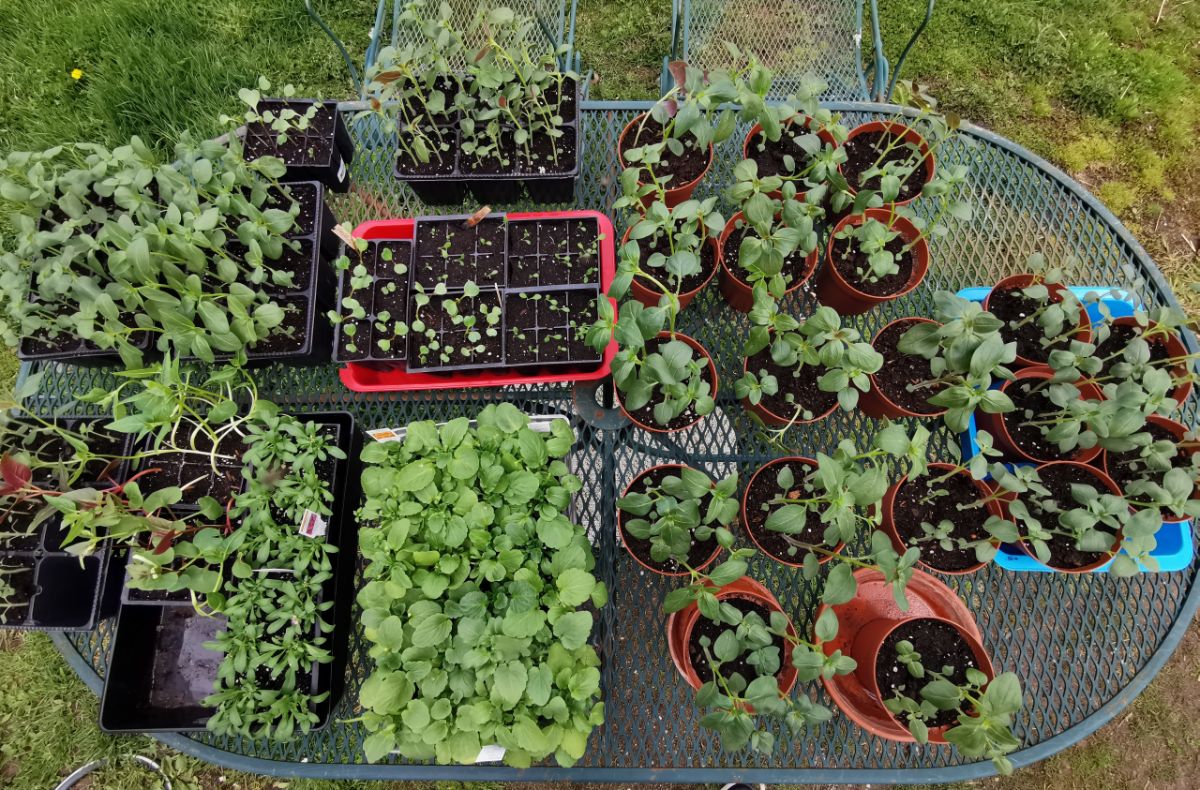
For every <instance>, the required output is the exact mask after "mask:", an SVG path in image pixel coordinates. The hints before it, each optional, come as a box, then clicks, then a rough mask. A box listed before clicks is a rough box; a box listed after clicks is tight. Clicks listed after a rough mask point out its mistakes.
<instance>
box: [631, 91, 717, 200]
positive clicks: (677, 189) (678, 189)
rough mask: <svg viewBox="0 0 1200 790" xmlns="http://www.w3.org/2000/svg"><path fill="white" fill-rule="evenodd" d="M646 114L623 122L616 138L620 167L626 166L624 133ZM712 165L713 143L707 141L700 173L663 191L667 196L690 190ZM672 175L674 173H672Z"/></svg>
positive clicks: (642, 183) (641, 184) (640, 183)
mask: <svg viewBox="0 0 1200 790" xmlns="http://www.w3.org/2000/svg"><path fill="white" fill-rule="evenodd" d="M648 115H649V113H645V112H643V113H639V114H638V115H635V116H634V117H633V120H631V121H630V122H629V123H627V124H625V128H624V129H622V130H621V135H620V137H618V138H617V164H618V165H619V166H620V167H621V168H624V167H627V165H626V164H625V153H624V151H623V150H622V149H623V148H624V146H623V143H624V142H625V135H626V134H628V133H629V130H630V129H632V128H633V127H634V125H635V124H637V123H639V122H640V121H641V120H642V119H643V118H645V117H647V116H648ZM712 165H713V144H712V143H709V144H708V163H707V164H706V165H705V166H704V169H703V170H701V171H700V175H698V176H696V177H695V178H694V179H692V180H691V181H688V182H686V183H682V184H674V185H673V186H669V187H664V188H663V189H664V191H665V192H666V193H667V195H668V196H670V195H672V194H673V193H674V194H678V193H681V192H684V191H690V190H693V189H695V188H696V185H697V184H699V183H700V182H701V181H702V180H703V179H704V177H705V176H706V175H708V171H709V170H711V169H712ZM672 175H674V174H672ZM638 185H639V186H644V185H645V182H644V181H641V180H639V181H638Z"/></svg>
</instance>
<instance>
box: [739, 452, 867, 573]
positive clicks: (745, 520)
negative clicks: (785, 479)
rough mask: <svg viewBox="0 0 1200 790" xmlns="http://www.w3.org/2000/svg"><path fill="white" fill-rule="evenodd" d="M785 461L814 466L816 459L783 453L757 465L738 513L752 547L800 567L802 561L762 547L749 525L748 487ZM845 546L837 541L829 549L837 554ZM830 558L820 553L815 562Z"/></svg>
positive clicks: (774, 558)
mask: <svg viewBox="0 0 1200 790" xmlns="http://www.w3.org/2000/svg"><path fill="white" fill-rule="evenodd" d="M785 463H798V464H804V465H805V466H812V467H815V466H816V465H817V462H816V460H814V459H812V458H809V457H807V456H804V455H785V456H783V457H782V458H774V459H772V460H770V461H767V462H766V463H765V464H763V465H762V466H760V467H758V469H756V470H755V472H754V474H752V475H751V476H750V481H749V482H748V483H746V490H745V491H743V492H742V505H741V514H740V515H741V521H742V529H743V530H744V531H745V532H746V534H747V535H749V536H750V541H751V542H752V543H753V544H754V547H755V548H757V549H758V550H759V551H761V552H762V553H763V554H764V555H766V556H767V557H770V558H771V559H773V560H775V561H776V562H778V563H781V564H783V565H788V566H790V567H792V568H802V567H804V563H803V561H801V562H792V561H791V560H785V559H782V558H780V557H776V556H775V555H774V554H772V553H770V552H769V551H767V550H766V549H764V548H763V547H762V544H761V543H759V542H758V536H757V535H756V534H755V532H756V530H755V529H754V528H753V527H751V526H750V516H749V511H748V509H747V500H748V499H749V497H750V489H751V488H753V487H754V481H755V480H757V479H758V476H759V475H760V474H762V473H763V472H765V471H767V470H768V469H770V468H772V467H775V466H781V465H783V464H785ZM845 547H846V544H845V543H844V542H839V543H838V544H837V545H836V546H834V547H833V548H832V549H830V551H832V552H833V553H834V554H837V553H839V552H841V550H842V549H844V548H845ZM810 553H811V552H810ZM831 559H833V557H831V556H828V555H820V554H818V555H817V562H818V563H820V564H821V565H824V564H825V563H826V562H828V561H829V560H831Z"/></svg>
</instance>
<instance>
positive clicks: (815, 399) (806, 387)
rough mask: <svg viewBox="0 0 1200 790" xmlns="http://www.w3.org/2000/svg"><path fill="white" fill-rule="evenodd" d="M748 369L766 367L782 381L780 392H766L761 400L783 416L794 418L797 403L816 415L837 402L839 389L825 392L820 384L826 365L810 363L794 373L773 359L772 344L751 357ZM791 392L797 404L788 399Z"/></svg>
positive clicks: (761, 369) (827, 409)
mask: <svg viewBox="0 0 1200 790" xmlns="http://www.w3.org/2000/svg"><path fill="white" fill-rule="evenodd" d="M746 369H747V370H749V371H750V372H751V373H754V374H755V375H758V374H760V373H761V371H763V370H766V371H767V372H768V373H770V374H771V375H772V376H774V377H775V379H776V381H778V382H779V392H777V393H775V394H774V395H767V394H764V395H763V396H762V400H761V401H759V403H760V404H762V406H764V407H765V408H766V409H767V410H768V411H770V412H771V413H772V414H774V415H775V416H776V417H779V418H780V419H784V420H790V419H791V418H792V415H793V414H794V413H795V412H796V406H803V407H804V408H806V409H808V410H809V411H810V412H812V415H813V417H814V418H815V417H819V416H820V415H822V414H824V413H825V412H827V411H829V410H830V409H831V408H833V407H834V406H836V405H837V393H836V392H825V391H823V390H821V389H820V388H819V387H818V386H817V381H818V380H819V379H820V378H821V376H824V375H825V371H826V368H825V366H824V365H817V366H816V367H811V366H808V365H806V366H805V367H804V368H802V369H801V370H800V371H799V373H800V375H798V376H795V375H792V374H793V373H794V372H795V371H793V369H792V368H785V367H783V366H781V365H777V364H775V361H774V360H773V359H771V348H770V346H768V347H767V348H764V349H763V350H762V351H759V352H758V353H757V354H755V355H754V356H752V357H750V360H749V364H747V366H746ZM789 394H791V395H792V396H793V398H795V403H789V402H788V401H787V397H786V396H787V395H789ZM801 418H803V415H801Z"/></svg>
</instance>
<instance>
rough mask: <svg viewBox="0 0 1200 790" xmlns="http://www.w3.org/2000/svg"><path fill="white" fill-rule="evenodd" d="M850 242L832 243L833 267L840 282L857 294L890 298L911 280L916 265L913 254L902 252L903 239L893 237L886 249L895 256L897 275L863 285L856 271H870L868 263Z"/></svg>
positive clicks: (910, 251) (865, 257) (836, 241)
mask: <svg viewBox="0 0 1200 790" xmlns="http://www.w3.org/2000/svg"><path fill="white" fill-rule="evenodd" d="M853 241H854V240H853V239H839V238H837V237H834V239H833V265H834V268H836V269H837V271H838V274H840V275H841V276H842V279H843V280H845V281H846V282H847V283H849V284H850V285H851V286H853V287H854V288H855V289H857V290H858V291H861V292H862V293H865V294H869V295H871V296H891V295H892V294H894V293H896V292H898V291H901V290H903V289H904V287H905V286H907V285H908V281H909V280H910V279H911V278H912V273H913V267H914V266H915V265H916V256H915V255H913V252H912V250H907V251H904V247H905V245H907V244H908V242H907V241H905V239H904V237H903V236H896V238H894V239H892V240H891V241H889V242H888V243H887V244H886V245H885V246H886V247H887V250H888V252H890V253H892V255H894V256H895V260H896V266H897V268H898V271H896V273H895V274H889V275H887V276H885V277H880V278H879V279H878V280H876V281H875V282H866V280H865V279H864V278H863V277H862V275H860V274H859V273H858V272H859V270H862V271H867V270H868V269H869V268H870V267H869V264H868V263H867V256H866V255H865V254H864V253H863V252H862V251H861V250H859V249H858V247H857V246H855V245H854V244H853Z"/></svg>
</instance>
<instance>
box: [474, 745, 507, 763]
mask: <svg viewBox="0 0 1200 790" xmlns="http://www.w3.org/2000/svg"><path fill="white" fill-rule="evenodd" d="M503 759H504V747H503V746H500V745H499V744H495V743H490V744H488V745H487V746H484V747H483V748H482V749H480V750H479V756H478V757H476V758H475V762H477V763H498V762H500V761H501V760H503Z"/></svg>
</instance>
